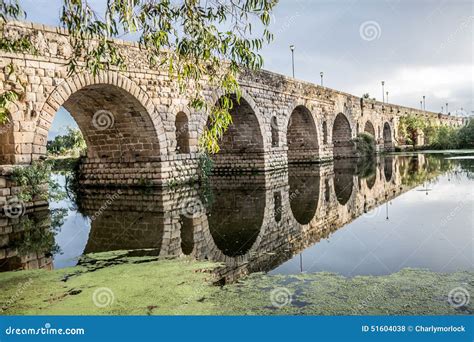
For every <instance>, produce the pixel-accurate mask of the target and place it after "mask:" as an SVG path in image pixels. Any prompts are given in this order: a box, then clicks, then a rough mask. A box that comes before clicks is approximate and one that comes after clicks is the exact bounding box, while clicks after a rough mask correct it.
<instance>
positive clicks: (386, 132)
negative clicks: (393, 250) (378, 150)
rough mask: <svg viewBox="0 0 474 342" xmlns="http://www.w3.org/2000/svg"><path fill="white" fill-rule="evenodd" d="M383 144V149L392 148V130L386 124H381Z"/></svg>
mask: <svg viewBox="0 0 474 342" xmlns="http://www.w3.org/2000/svg"><path fill="white" fill-rule="evenodd" d="M383 142H384V145H385V148H391V147H392V129H391V127H390V124H389V123H388V122H385V123H384V124H383Z"/></svg>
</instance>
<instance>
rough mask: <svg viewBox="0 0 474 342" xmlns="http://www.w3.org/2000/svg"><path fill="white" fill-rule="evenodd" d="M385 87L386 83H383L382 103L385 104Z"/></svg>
mask: <svg viewBox="0 0 474 342" xmlns="http://www.w3.org/2000/svg"><path fill="white" fill-rule="evenodd" d="M384 85H385V81H382V103H384V102H385V92H384V89H383V86H384Z"/></svg>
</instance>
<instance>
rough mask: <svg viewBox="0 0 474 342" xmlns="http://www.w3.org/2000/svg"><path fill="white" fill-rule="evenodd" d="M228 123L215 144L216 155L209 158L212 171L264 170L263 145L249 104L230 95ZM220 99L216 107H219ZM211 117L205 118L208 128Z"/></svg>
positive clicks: (260, 131)
mask: <svg viewBox="0 0 474 342" xmlns="http://www.w3.org/2000/svg"><path fill="white" fill-rule="evenodd" d="M231 100H232V108H231V109H230V114H231V116H232V124H231V125H230V126H229V127H228V129H227V130H226V131H225V133H224V135H223V136H222V139H221V140H220V141H219V152H218V153H215V154H213V155H212V159H213V161H214V169H216V170H219V169H239V168H240V167H242V168H245V169H249V168H250V169H252V170H255V169H262V168H264V143H263V135H262V130H261V129H260V123H259V121H258V119H257V115H256V112H255V110H254V108H252V106H251V105H250V102H249V101H248V100H247V99H246V98H244V97H240V99H239V100H237V97H236V96H235V95H232V96H231ZM221 101H223V97H221V98H220V99H219V100H218V101H217V103H216V106H220V103H221ZM210 120H211V118H209V119H208V125H209V124H210Z"/></svg>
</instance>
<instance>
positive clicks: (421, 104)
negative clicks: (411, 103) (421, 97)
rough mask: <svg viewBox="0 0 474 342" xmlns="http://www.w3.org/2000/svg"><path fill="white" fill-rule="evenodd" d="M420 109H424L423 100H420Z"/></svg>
mask: <svg viewBox="0 0 474 342" xmlns="http://www.w3.org/2000/svg"><path fill="white" fill-rule="evenodd" d="M420 109H421V110H423V101H420Z"/></svg>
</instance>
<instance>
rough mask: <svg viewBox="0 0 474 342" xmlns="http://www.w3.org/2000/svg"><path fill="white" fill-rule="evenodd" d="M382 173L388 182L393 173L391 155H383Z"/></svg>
mask: <svg viewBox="0 0 474 342" xmlns="http://www.w3.org/2000/svg"><path fill="white" fill-rule="evenodd" d="M383 174H384V176H385V181H387V182H390V181H391V180H392V175H393V157H385V158H384V161H383Z"/></svg>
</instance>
